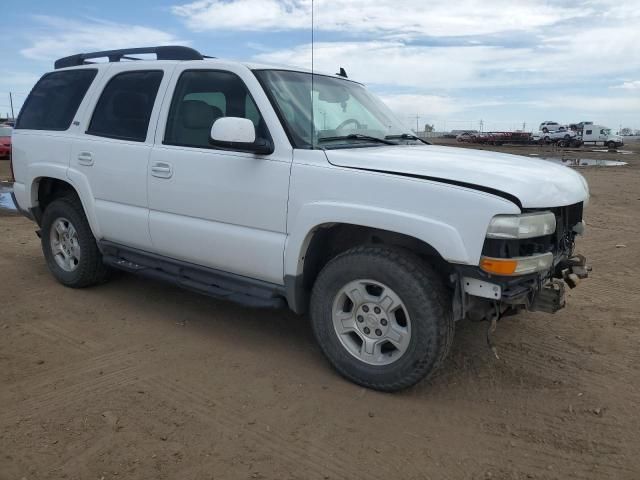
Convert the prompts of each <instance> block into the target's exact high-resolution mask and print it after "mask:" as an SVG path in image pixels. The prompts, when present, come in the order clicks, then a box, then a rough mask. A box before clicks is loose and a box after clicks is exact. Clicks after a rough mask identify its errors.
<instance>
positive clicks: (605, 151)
mask: <svg viewBox="0 0 640 480" xmlns="http://www.w3.org/2000/svg"><path fill="white" fill-rule="evenodd" d="M591 151H592V152H600V153H609V152H610V150H608V149H606V148H604V149H597V150H596V149H594V150H591ZM611 153H619V154H621V155H631V154H632V153H633V152H632V151H631V150H613V151H611Z"/></svg>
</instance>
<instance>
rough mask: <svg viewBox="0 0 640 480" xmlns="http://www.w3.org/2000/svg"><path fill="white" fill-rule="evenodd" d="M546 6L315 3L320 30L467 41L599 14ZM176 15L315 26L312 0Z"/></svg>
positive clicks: (200, 21) (260, 27)
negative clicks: (462, 39) (462, 38)
mask: <svg viewBox="0 0 640 480" xmlns="http://www.w3.org/2000/svg"><path fill="white" fill-rule="evenodd" d="M560 3H561V2H558V4H556V3H555V2H553V3H548V4H545V3H544V2H514V1H513V0H493V1H492V2H491V4H488V3H486V2H478V1H474V0H458V1H456V2H451V1H447V0H430V1H428V2H426V1H424V0H403V1H402V2H397V1H393V0H376V1H371V0H342V1H341V2H340V3H339V4H337V3H336V2H335V1H329V0H316V2H315V8H314V17H315V18H314V20H315V21H314V24H315V27H316V29H318V30H321V31H333V32H349V33H362V32H375V33H378V34H380V33H382V34H385V33H389V34H403V35H427V36H443V35H445V36H446V35H454V36H467V35H486V34H494V33H498V32H508V31H531V30H534V29H536V28H539V27H542V26H547V25H552V24H555V23H558V22H562V21H565V20H569V19H574V18H580V17H586V16H588V15H591V14H593V13H595V10H594V9H593V8H591V7H590V6H589V2H587V4H586V5H583V6H581V7H567V6H563V5H561V4H560ZM171 10H172V12H173V13H174V14H175V15H177V16H178V17H181V18H183V19H184V21H185V22H186V24H187V26H188V27H189V28H191V29H193V30H196V31H204V30H216V31H219V30H243V31H264V30H269V31H273V30H276V31H284V30H300V29H309V28H310V27H311V0H197V1H194V2H192V3H186V4H180V5H175V6H173V7H172V9H171Z"/></svg>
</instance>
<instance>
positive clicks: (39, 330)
mask: <svg viewBox="0 0 640 480" xmlns="http://www.w3.org/2000/svg"><path fill="white" fill-rule="evenodd" d="M22 327H23V328H24V329H25V330H27V331H29V332H30V333H33V334H34V335H38V336H40V337H42V338H45V339H47V340H49V341H51V342H52V343H54V344H63V345H64V346H66V347H68V348H71V349H72V350H75V351H77V352H83V353H93V352H96V351H98V350H100V349H101V348H103V347H102V346H101V345H100V344H99V343H98V342H94V341H93V340H90V339H88V338H87V337H86V335H81V334H79V332H77V331H73V330H69V329H67V328H65V327H64V326H62V325H61V324H60V322H52V321H38V322H37V323H24V324H23V325H22Z"/></svg>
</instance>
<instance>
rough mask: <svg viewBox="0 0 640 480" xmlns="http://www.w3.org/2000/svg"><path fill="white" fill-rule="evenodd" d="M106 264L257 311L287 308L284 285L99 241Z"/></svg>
mask: <svg viewBox="0 0 640 480" xmlns="http://www.w3.org/2000/svg"><path fill="white" fill-rule="evenodd" d="M99 247H100V250H101V251H102V256H103V261H104V263H105V264H107V265H109V266H111V267H113V268H117V269H118V270H123V271H126V272H130V273H135V274H136V275H142V276H144V277H147V278H152V279H155V280H161V281H163V282H167V283H171V284H173V285H176V286H179V287H181V288H185V289H187V290H191V291H194V292H197V293H201V294H204V295H208V296H210V297H214V298H220V299H225V300H229V301H232V302H235V303H239V304H241V305H245V306H249V307H255V308H284V307H286V306H287V303H286V301H285V298H284V297H285V290H284V287H283V286H280V285H276V284H272V283H268V282H263V281H260V280H254V279H250V278H247V277H242V276H240V275H235V274H231V273H227V272H221V271H219V270H214V269H211V268H206V267H201V266H198V265H194V264H191V263H187V262H181V261H179V260H174V259H170V258H165V257H162V256H159V255H155V254H151V253H147V252H143V251H141V250H136V249H130V248H128V247H123V246H121V245H117V244H114V243H112V242H107V241H102V242H99Z"/></svg>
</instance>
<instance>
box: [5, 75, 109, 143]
mask: <svg viewBox="0 0 640 480" xmlns="http://www.w3.org/2000/svg"><path fill="white" fill-rule="evenodd" d="M97 73H98V71H97V70H96V69H81V70H66V71H62V72H52V73H47V74H46V75H45V76H43V77H42V78H41V79H40V80H39V81H38V83H36V86H35V87H33V90H31V93H30V94H29V97H27V100H26V101H25V103H24V106H23V107H22V111H21V112H20V115H19V116H18V121H17V122H16V128H21V129H22V128H23V129H30V130H56V131H64V130H67V129H68V128H69V127H70V126H71V122H72V121H73V117H74V116H75V114H76V112H77V111H78V107H79V106H80V103H82V99H83V98H84V96H85V94H86V93H87V90H88V89H89V86H90V85H91V82H93V79H94V78H95V77H96V74H97Z"/></svg>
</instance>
